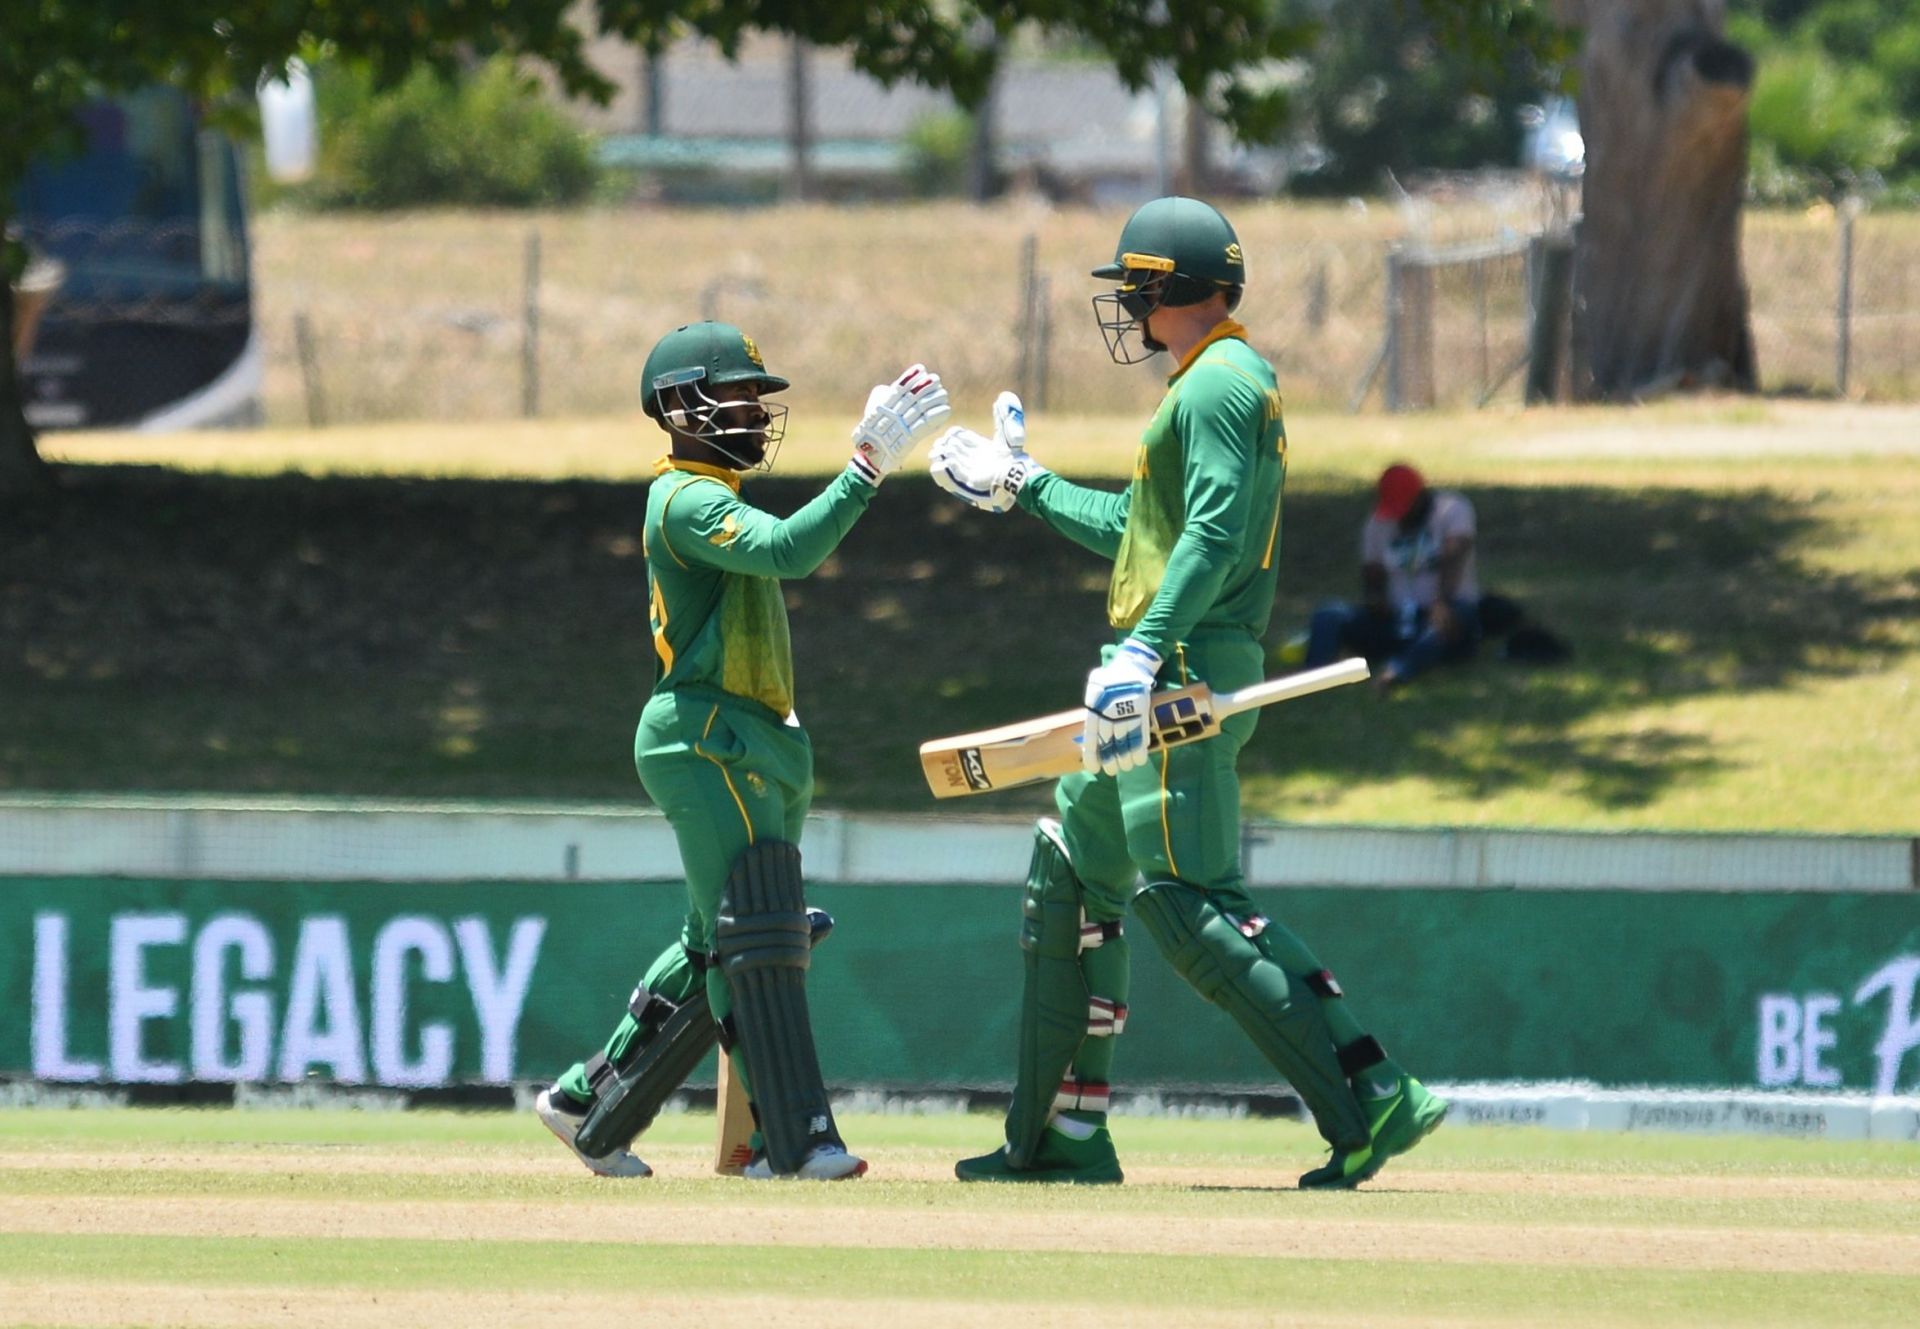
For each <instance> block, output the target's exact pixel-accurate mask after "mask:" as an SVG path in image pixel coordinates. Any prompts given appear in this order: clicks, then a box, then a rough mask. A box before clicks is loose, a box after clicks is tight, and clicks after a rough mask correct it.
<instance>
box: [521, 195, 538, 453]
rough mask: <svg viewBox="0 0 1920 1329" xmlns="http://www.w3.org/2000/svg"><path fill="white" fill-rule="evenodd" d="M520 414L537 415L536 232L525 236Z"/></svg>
mask: <svg viewBox="0 0 1920 1329" xmlns="http://www.w3.org/2000/svg"><path fill="white" fill-rule="evenodd" d="M520 414H521V415H523V416H525V417H526V418H527V419H529V420H531V419H532V418H533V417H534V416H536V415H538V414H540V232H539V231H538V230H533V231H529V232H528V233H527V263H526V288H525V292H524V304H523V305H522V308H521V322H520Z"/></svg>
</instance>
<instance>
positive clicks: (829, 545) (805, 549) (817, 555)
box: [707, 471, 875, 579]
mask: <svg viewBox="0 0 1920 1329" xmlns="http://www.w3.org/2000/svg"><path fill="white" fill-rule="evenodd" d="M874 492H875V491H874V487H873V486H872V485H870V484H868V483H867V482H866V481H864V480H862V479H860V478H859V477H858V476H856V475H854V474H853V472H851V471H842V472H841V473H840V474H839V476H837V477H836V478H835V479H834V481H833V483H832V484H830V485H828V486H827V487H826V488H825V489H823V490H821V491H820V493H819V494H817V495H816V496H814V497H813V498H812V499H811V500H809V501H808V502H807V504H806V505H805V506H804V507H802V508H801V509H800V510H799V511H798V512H796V513H794V514H793V515H792V516H791V517H784V518H782V517H771V516H767V515H766V514H764V513H762V514H759V516H760V517H761V518H762V519H761V520H758V521H755V522H753V523H752V524H751V525H749V526H748V527H747V528H746V529H745V530H743V531H742V532H741V533H740V535H739V537H738V538H736V539H735V540H734V541H733V542H732V543H730V544H727V545H724V546H713V547H712V549H711V551H710V552H709V553H708V555H707V561H709V562H711V563H712V564H713V565H714V566H716V567H718V568H720V569H721V570H722V571H725V572H740V573H745V574H747V575H748V576H753V577H779V578H782V579H791V578H796V577H805V576H807V575H809V574H811V573H812V572H813V571H814V569H816V568H818V567H819V566H820V565H821V564H822V563H824V562H826V561H827V555H829V554H831V553H832V552H833V551H834V549H835V548H837V547H838V546H839V544H840V542H841V541H842V540H843V539H845V538H846V535H847V532H848V531H851V530H852V529H853V524H854V523H855V522H856V521H858V520H859V519H860V514H861V513H863V512H865V511H866V510H867V504H868V503H870V502H872V501H873V495H874Z"/></svg>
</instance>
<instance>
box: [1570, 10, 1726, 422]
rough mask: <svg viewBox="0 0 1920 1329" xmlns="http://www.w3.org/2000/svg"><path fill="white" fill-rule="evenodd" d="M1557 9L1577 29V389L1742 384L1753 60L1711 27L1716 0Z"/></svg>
mask: <svg viewBox="0 0 1920 1329" xmlns="http://www.w3.org/2000/svg"><path fill="white" fill-rule="evenodd" d="M1558 9H1559V13H1560V15H1561V17H1562V18H1564V19H1565V20H1566V22H1567V23H1568V24H1569V25H1570V26H1573V27H1577V28H1580V29H1582V30H1583V38H1582V41H1581V46H1580V56H1579V61H1578V65H1577V69H1578V76H1579V104H1580V127H1581V132H1582V134H1583V135H1584V136H1585V139H1586V152H1587V163H1586V178H1585V181H1584V189H1583V201H1582V210H1583V214H1584V215H1583V218H1582V221H1581V223H1580V230H1579V236H1578V239H1577V241H1576V244H1575V252H1574V278H1573V280H1574V306H1573V308H1574V314H1573V384H1574V395H1575V396H1576V397H1579V398H1581V399H1583V400H1597V401H1618V400H1626V399H1631V398H1633V397H1635V396H1638V395H1640V394H1641V393H1643V392H1646V391H1648V390H1649V389H1659V388H1664V387H1672V386H1688V385H1706V386H1716V385H1717V386H1726V387H1732V388H1737V389H1741V390H1744V391H1752V390H1753V389H1754V388H1756V387H1757V386H1758V379H1759V375H1758V371H1757V369H1756V366H1755V364H1754V355H1753V332H1752V326H1751V320H1750V317H1749V311H1748V304H1747V285H1746V277H1745V275H1744V273H1743V272H1742V269H1741V264H1740V205H1741V200H1742V199H1743V197H1744V196H1745V193H1746V178H1747V101H1748V95H1749V90H1750V89H1751V87H1752V84H1753V61H1752V59H1751V58H1750V57H1749V56H1748V55H1747V53H1746V52H1745V51H1744V50H1742V49H1741V48H1739V47H1737V46H1735V45H1733V44H1731V43H1729V42H1728V41H1727V40H1726V39H1725V38H1724V36H1723V35H1722V34H1723V30H1724V24H1725V19H1726V13H1725V10H1726V6H1725V3H1724V0H1558Z"/></svg>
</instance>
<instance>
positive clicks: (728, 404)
mask: <svg viewBox="0 0 1920 1329" xmlns="http://www.w3.org/2000/svg"><path fill="white" fill-rule="evenodd" d="M706 378H707V371H706V369H705V368H703V367H695V368H692V369H679V370H675V371H673V372H672V373H668V374H661V375H660V376H659V377H657V378H655V379H654V380H653V383H652V388H653V392H654V397H655V400H656V402H657V404H658V409H659V418H660V419H661V420H662V421H664V422H665V423H666V424H667V425H668V426H669V427H670V428H672V429H673V430H674V431H675V432H676V433H679V434H683V435H685V436H686V437H688V438H692V439H696V440H698V441H699V442H701V443H704V444H706V445H707V446H708V447H710V448H712V449H713V450H714V451H715V452H717V453H719V454H720V455H721V456H722V457H725V458H726V459H727V460H728V461H730V462H732V463H733V465H734V469H736V470H741V471H771V470H772V469H773V459H774V457H775V456H777V455H778V454H779V452H780V442H781V440H782V439H784V438H785V437H786V436H787V408H786V406H785V405H783V404H781V403H779V402H766V401H760V400H758V399H756V398H735V399H733V400H730V401H722V400H720V399H719V398H717V397H715V396H714V395H713V394H712V393H710V392H709V391H707V383H706ZM740 381H741V382H746V383H751V382H754V381H755V380H752V379H742V380H740ZM721 386H722V387H723V388H724V386H725V385H721ZM782 386H784V384H783V385H782ZM669 392H672V393H673V394H674V396H676V397H677V398H678V399H679V402H680V404H679V405H678V406H676V405H674V404H673V403H672V401H671V400H670V399H669V397H668V395H667V394H668V393H669Z"/></svg>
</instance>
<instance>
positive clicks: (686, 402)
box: [640, 322, 792, 470]
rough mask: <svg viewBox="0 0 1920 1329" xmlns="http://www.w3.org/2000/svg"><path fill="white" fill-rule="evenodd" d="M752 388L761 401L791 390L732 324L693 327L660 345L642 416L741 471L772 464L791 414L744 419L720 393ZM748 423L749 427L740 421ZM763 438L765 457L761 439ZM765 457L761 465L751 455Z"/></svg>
mask: <svg viewBox="0 0 1920 1329" xmlns="http://www.w3.org/2000/svg"><path fill="white" fill-rule="evenodd" d="M742 383H747V384H752V385H753V386H755V387H757V388H758V389H759V390H760V393H761V395H762V396H764V395H765V394H767V393H770V392H781V391H784V390H785V389H786V388H788V387H791V386H792V385H791V384H790V383H789V382H788V381H787V380H786V379H784V378H782V377H780V375H778V374H770V373H768V372H767V363H766V361H765V360H764V359H763V358H762V357H761V355H760V348H759V347H758V346H755V345H754V344H753V338H751V337H749V336H748V335H747V334H746V333H744V332H742V331H740V329H739V328H736V327H734V326H733V325H732V324H730V323H713V322H702V323H687V324H683V325H681V326H680V327H677V328H675V329H674V330H673V331H672V332H669V333H668V334H667V335H666V336H664V337H662V338H661V339H660V340H659V341H658V342H656V343H655V344H654V347H653V350H652V351H650V352H648V354H647V362H646V364H645V365H644V366H642V368H641V370H640V408H641V409H642V410H643V411H645V412H646V413H647V414H648V415H649V416H651V417H652V418H653V419H655V420H657V421H659V422H660V424H661V425H662V426H663V427H666V428H669V429H672V430H676V431H678V432H680V433H683V434H687V435H689V436H691V437H693V438H697V439H699V440H700V441H702V442H704V443H707V444H709V445H710V446H712V447H713V448H714V449H715V450H716V451H718V452H720V453H721V454H722V455H723V456H725V457H727V458H728V459H730V460H732V461H735V462H737V463H738V464H739V466H740V468H741V469H742V470H746V469H749V468H751V467H754V466H758V467H760V468H761V469H763V470H764V469H766V468H768V467H770V466H772V464H773V454H774V451H775V450H776V449H777V448H778V447H779V444H780V440H781V438H782V437H784V436H785V434H786V424H787V408H786V407H785V406H778V405H771V404H768V403H761V404H760V410H759V411H758V412H742V410H741V408H740V406H739V404H738V403H729V402H727V401H725V400H723V399H722V397H723V394H722V392H721V389H724V388H729V387H733V386H735V385H737V384H742ZM742 416H744V417H746V418H744V419H741V418H735V417H742ZM761 434H764V435H765V443H764V450H763V451H762V449H761V447H760V437H759V436H760V435H761ZM755 451H760V452H761V455H760V456H759V457H758V458H754V457H749V456H746V455H745V454H746V453H750V452H755Z"/></svg>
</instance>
